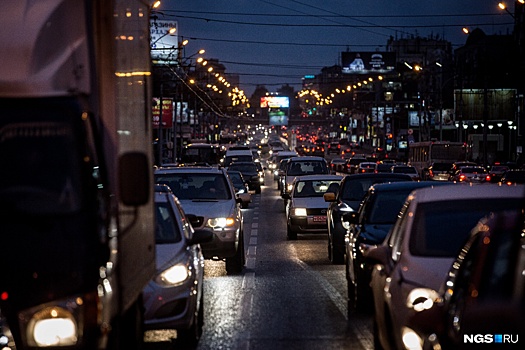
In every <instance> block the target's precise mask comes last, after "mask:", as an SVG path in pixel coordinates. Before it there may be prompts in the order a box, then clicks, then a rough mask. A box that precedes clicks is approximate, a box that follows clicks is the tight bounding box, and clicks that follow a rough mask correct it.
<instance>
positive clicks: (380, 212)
mask: <svg viewBox="0 0 525 350" xmlns="http://www.w3.org/2000/svg"><path fill="white" fill-rule="evenodd" d="M409 193H410V191H389V192H381V193H378V194H377V196H375V200H374V203H373V205H372V206H371V208H370V209H371V210H369V211H368V212H367V213H368V215H367V216H368V217H367V218H366V222H367V223H368V224H376V225H380V224H393V223H394V222H395V221H396V219H397V216H398V215H399V211H400V210H401V207H402V206H403V203H405V200H406V199H407V196H408V194H409Z"/></svg>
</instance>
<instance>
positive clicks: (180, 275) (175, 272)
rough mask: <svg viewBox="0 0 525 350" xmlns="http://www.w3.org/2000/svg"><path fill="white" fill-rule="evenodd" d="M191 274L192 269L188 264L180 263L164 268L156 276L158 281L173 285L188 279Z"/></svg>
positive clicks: (162, 283)
mask: <svg viewBox="0 0 525 350" xmlns="http://www.w3.org/2000/svg"><path fill="white" fill-rule="evenodd" d="M190 276H191V271H190V269H188V266H187V265H186V264H182V263H179V264H177V265H174V266H171V267H170V268H168V269H166V270H164V271H163V272H162V273H161V274H159V275H158V276H157V278H156V282H157V283H158V284H161V285H165V286H173V285H176V284H180V283H182V282H184V281H186V280H187V279H188V278H189V277H190Z"/></svg>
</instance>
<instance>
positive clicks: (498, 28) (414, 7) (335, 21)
mask: <svg viewBox="0 0 525 350" xmlns="http://www.w3.org/2000/svg"><path fill="white" fill-rule="evenodd" d="M507 4H508V5H509V11H510V12H513V6H514V5H513V3H512V2H510V1H508V2H507ZM157 16H158V17H159V18H160V19H164V20H175V21H177V23H178V35H179V39H181V38H183V39H188V40H189V43H188V45H187V46H186V49H185V55H186V56H190V55H192V54H193V53H196V52H197V51H198V50H199V49H205V50H206V53H205V54H204V56H205V57H206V58H216V59H218V60H219V61H220V62H221V63H223V64H224V65H225V66H226V72H227V73H237V74H239V75H240V88H242V89H244V90H245V93H246V94H247V95H248V96H250V94H251V93H252V92H253V90H254V89H255V87H256V86H257V85H258V84H260V85H265V86H266V87H267V88H268V90H270V91H276V90H277V89H278V88H279V87H280V86H281V85H283V84H289V85H292V86H293V87H294V88H295V89H296V90H300V88H301V78H302V77H303V76H304V75H310V74H318V73H319V72H320V70H321V68H323V67H325V66H332V65H335V64H340V63H341V52H343V51H354V52H355V51H385V47H386V43H387V40H388V39H389V38H390V37H394V38H399V39H400V38H409V37H412V36H418V35H419V36H421V37H425V38H426V37H430V36H431V35H432V36H433V37H438V38H444V39H445V40H447V41H450V42H451V43H452V45H453V48H457V47H459V46H462V45H464V43H465V41H466V39H467V36H466V35H465V34H463V32H462V31H461V28H462V27H465V26H466V27H469V28H471V29H474V28H481V29H483V31H484V32H485V33H486V34H507V33H511V31H512V23H513V18H512V16H511V15H510V14H509V13H507V12H506V11H504V10H500V9H499V8H498V6H497V1H494V0H427V1H414V0H369V1H363V0H361V1H353V0H324V1H313V0H301V1H294V0H273V1H266V0H215V1H203V0H163V2H162V5H161V7H160V8H159V9H158V13H157Z"/></svg>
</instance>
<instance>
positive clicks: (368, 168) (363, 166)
mask: <svg viewBox="0 0 525 350" xmlns="http://www.w3.org/2000/svg"><path fill="white" fill-rule="evenodd" d="M376 165H377V163H376V162H361V163H359V165H358V166H357V170H356V173H357V174H364V173H374V172H375V171H376Z"/></svg>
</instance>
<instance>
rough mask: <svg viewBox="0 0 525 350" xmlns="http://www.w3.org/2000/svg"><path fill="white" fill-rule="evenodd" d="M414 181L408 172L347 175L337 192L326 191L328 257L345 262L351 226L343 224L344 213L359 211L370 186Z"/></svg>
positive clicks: (333, 260)
mask: <svg viewBox="0 0 525 350" xmlns="http://www.w3.org/2000/svg"><path fill="white" fill-rule="evenodd" d="M399 181H412V178H411V177H410V176H409V175H406V174H392V173H377V174H376V173H371V174H352V175H347V176H345V177H344V178H343V180H341V186H340V187H339V190H338V191H337V193H335V192H326V193H325V195H324V199H325V201H327V202H331V203H330V204H329V206H328V211H327V224H328V258H329V259H330V261H332V263H334V264H343V263H344V257H345V234H346V230H347V229H348V228H349V227H348V225H346V227H345V226H343V222H342V220H341V217H342V216H343V214H344V213H348V212H353V211H357V210H358V208H359V204H360V203H361V201H362V200H363V197H364V196H365V194H366V192H367V191H368V189H369V188H370V186H372V185H374V184H377V183H382V182H399Z"/></svg>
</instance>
